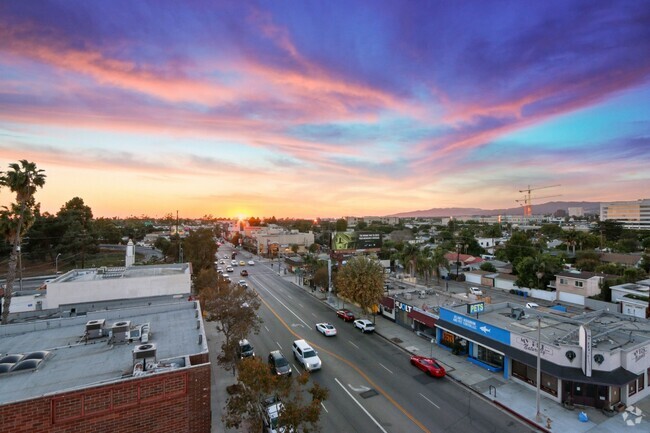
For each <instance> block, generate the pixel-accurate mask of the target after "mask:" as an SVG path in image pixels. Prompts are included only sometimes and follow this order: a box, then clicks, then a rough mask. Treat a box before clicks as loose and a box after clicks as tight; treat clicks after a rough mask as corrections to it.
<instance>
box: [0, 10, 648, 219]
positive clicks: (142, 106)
mask: <svg viewBox="0 0 650 433" xmlns="http://www.w3.org/2000/svg"><path fill="white" fill-rule="evenodd" d="M20 159H27V160H29V161H32V162H35V163H36V164H37V166H38V168H41V169H44V170H45V172H46V175H47V182H46V184H45V187H44V188H43V189H42V190H39V191H38V193H37V195H36V198H37V200H38V201H40V202H41V207H42V211H48V212H51V213H55V212H56V211H58V209H59V208H60V207H61V206H62V205H63V204H64V203H65V202H66V201H68V200H70V199H71V198H73V197H81V198H83V199H84V201H85V203H86V204H87V205H89V206H90V207H91V208H92V210H93V213H94V215H95V216H96V217H98V216H128V215H136V216H139V215H143V214H145V215H149V216H159V217H160V216H163V215H165V214H167V213H174V214H175V212H176V210H178V211H179V214H180V215H182V216H185V217H200V216H203V215H207V214H212V215H214V216H240V215H241V216H258V217H263V216H276V217H305V218H314V217H340V216H343V215H356V216H363V215H388V214H393V213H398V212H404V211H411V210H418V209H429V208H433V207H481V208H484V209H494V208H502V207H513V206H517V203H515V200H516V199H520V198H522V196H523V194H521V193H519V190H521V189H524V188H526V187H527V186H528V185H531V186H532V187H537V186H546V185H554V184H560V185H561V186H560V187H556V188H552V189H545V190H540V191H539V194H538V196H545V195H561V196H559V197H555V198H552V199H548V200H541V202H544V201H550V200H562V201H582V200H585V201H613V200H637V199H641V198H650V2H647V1H611V2H610V1H598V0H585V1H569V0H558V1H547V0H545V1H532V0H531V1H523V0H522V1H519V0H517V1H489V2H486V1H483V0H477V1H389V0H385V1H379V0H367V1H359V0H349V1H337V0H328V1H295V0H292V1H288V0H287V1H284V0H264V1H225V0H224V1H207V0H206V1H176V0H175V1H160V0H157V1H142V0H138V1H133V0H111V1H71V0H65V1H52V2H45V1H24V0H16V1H14V0H3V1H2V2H0V170H6V169H7V166H8V164H9V163H12V162H16V161H18V160H20ZM12 198H13V197H11V196H10V195H9V193H8V192H7V191H6V190H0V202H1V203H2V204H6V203H7V202H8V201H9V200H10V199H12Z"/></svg>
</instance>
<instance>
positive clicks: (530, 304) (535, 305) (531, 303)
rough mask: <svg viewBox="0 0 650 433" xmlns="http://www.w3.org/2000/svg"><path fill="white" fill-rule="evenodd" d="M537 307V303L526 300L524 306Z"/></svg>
mask: <svg viewBox="0 0 650 433" xmlns="http://www.w3.org/2000/svg"><path fill="white" fill-rule="evenodd" d="M537 307H539V304H536V303H535V302H526V308H537Z"/></svg>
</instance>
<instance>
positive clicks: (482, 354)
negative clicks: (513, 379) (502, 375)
mask: <svg viewBox="0 0 650 433" xmlns="http://www.w3.org/2000/svg"><path fill="white" fill-rule="evenodd" d="M476 359H478V360H479V361H481V362H485V363H486V364H490V365H493V366H495V367H499V368H503V355H501V354H500V353H497V352H494V351H493V350H490V349H488V348H487V347H483V346H481V345H479V346H478V356H477V357H476Z"/></svg>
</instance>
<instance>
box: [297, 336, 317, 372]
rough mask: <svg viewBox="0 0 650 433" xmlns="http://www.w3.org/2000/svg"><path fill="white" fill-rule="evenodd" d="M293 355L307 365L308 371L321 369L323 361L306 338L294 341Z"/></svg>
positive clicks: (304, 365) (303, 364)
mask: <svg viewBox="0 0 650 433" xmlns="http://www.w3.org/2000/svg"><path fill="white" fill-rule="evenodd" d="M293 357H294V358H296V359H297V360H298V362H300V363H301V364H302V366H303V367H305V370H307V371H313V370H320V368H321V361H320V358H319V357H318V353H316V351H315V350H314V349H312V347H311V346H310V345H309V344H307V342H306V341H305V340H296V341H294V342H293Z"/></svg>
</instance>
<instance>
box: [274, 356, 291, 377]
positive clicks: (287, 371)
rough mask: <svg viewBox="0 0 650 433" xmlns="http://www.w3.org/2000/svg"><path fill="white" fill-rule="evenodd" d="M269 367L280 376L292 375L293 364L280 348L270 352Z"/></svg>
mask: <svg viewBox="0 0 650 433" xmlns="http://www.w3.org/2000/svg"><path fill="white" fill-rule="evenodd" d="M269 367H270V368H271V371H272V372H273V373H275V374H277V375H278V376H285V375H286V376H291V365H289V361H287V358H285V357H284V355H283V354H282V352H280V351H279V350H274V351H273V352H271V353H269Z"/></svg>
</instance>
